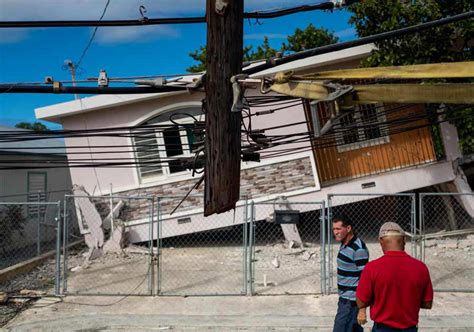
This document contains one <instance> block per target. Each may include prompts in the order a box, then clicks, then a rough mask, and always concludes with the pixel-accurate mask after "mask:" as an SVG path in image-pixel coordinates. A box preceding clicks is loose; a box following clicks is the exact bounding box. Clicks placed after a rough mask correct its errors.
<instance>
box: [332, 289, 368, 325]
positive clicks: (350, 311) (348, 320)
mask: <svg viewBox="0 0 474 332" xmlns="http://www.w3.org/2000/svg"><path fill="white" fill-rule="evenodd" d="M358 312H359V309H358V308H357V305H356V303H355V301H349V300H346V299H343V298H341V297H340V298H339V302H338V303H337V314H336V318H335V319H334V328H333V332H363V331H364V329H363V328H362V326H360V325H359V324H357V313H358Z"/></svg>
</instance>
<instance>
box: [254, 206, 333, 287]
mask: <svg viewBox="0 0 474 332" xmlns="http://www.w3.org/2000/svg"><path fill="white" fill-rule="evenodd" d="M251 211H252V216H251V219H252V227H251V228H250V264H249V272H250V273H249V275H250V280H251V282H250V284H251V293H252V294H260V295H269V294H316V293H324V292H325V291H324V288H323V285H324V282H323V279H324V276H325V271H324V268H325V264H324V257H325V251H324V247H325V244H324V233H325V228H324V227H325V226H324V223H323V222H322V221H323V220H324V219H325V218H324V214H325V205H324V202H289V201H287V200H285V201H280V202H278V201H276V202H273V203H253V202H252V208H251Z"/></svg>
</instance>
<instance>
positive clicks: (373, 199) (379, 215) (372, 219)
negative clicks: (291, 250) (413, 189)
mask: <svg viewBox="0 0 474 332" xmlns="http://www.w3.org/2000/svg"><path fill="white" fill-rule="evenodd" d="M415 202H416V200H415V194H396V195H392V194H390V195H384V194H373V195H367V194H334V195H328V206H329V218H328V220H329V222H328V234H327V236H328V243H329V250H328V264H329V266H328V272H329V274H328V278H329V291H330V292H335V291H337V253H338V250H339V247H340V243H335V242H334V240H333V236H332V231H331V229H332V220H333V218H334V217H335V216H341V215H342V216H346V217H347V218H349V219H350V220H351V221H352V222H353V223H354V230H355V233H356V235H357V236H358V237H360V238H361V239H362V240H363V241H364V242H365V243H366V245H367V248H368V250H369V255H370V260H374V259H376V258H378V257H380V256H382V255H383V253H382V249H381V247H380V244H379V241H378V233H379V229H380V226H382V224H383V223H385V222H388V221H391V222H396V223H398V224H399V225H400V226H401V227H402V228H403V229H404V230H406V233H407V235H408V236H409V238H408V239H407V243H406V247H405V251H407V252H408V253H410V254H411V255H412V256H415V257H416V256H417V255H418V252H419V250H418V249H417V245H416V242H415V238H414V236H413V235H414V234H416V233H417V230H416V228H415V225H416V224H415V220H416V217H415Z"/></svg>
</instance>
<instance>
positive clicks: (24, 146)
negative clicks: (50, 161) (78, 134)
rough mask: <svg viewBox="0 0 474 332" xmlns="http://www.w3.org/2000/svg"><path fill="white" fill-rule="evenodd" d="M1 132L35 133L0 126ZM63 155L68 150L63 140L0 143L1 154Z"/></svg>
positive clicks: (48, 139) (49, 139) (50, 139)
mask: <svg viewBox="0 0 474 332" xmlns="http://www.w3.org/2000/svg"><path fill="white" fill-rule="evenodd" d="M0 132H2V133H3V134H5V132H15V133H21V132H24V133H29V132H31V133H33V132H34V131H33V130H27V129H20V128H13V127H6V126H1V125H0ZM6 153H10V154H12V153H13V154H18V153H21V154H24V153H28V154H39V155H44V154H62V155H66V148H65V145H64V141H63V140H59V139H54V138H47V139H34V140H29V141H19V142H18V141H15V142H1V141H0V154H6Z"/></svg>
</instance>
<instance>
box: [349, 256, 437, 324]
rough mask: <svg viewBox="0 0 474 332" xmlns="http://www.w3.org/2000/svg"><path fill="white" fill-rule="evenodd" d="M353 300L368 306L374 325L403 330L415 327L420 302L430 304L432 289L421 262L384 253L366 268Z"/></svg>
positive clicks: (424, 266) (426, 271)
mask: <svg viewBox="0 0 474 332" xmlns="http://www.w3.org/2000/svg"><path fill="white" fill-rule="evenodd" d="M356 296H357V298H358V299H359V300H361V301H363V302H365V303H369V304H370V318H371V319H372V320H373V321H374V322H377V323H380V324H384V325H388V326H390V327H394V328H398V329H404V328H409V327H412V326H416V325H417V324H418V314H419V312H420V305H421V302H423V301H424V302H429V301H433V286H432V285H431V279H430V273H429V271H428V268H427V267H426V265H425V264H424V263H423V262H421V261H419V260H417V259H415V258H413V257H411V256H409V255H408V254H407V253H406V252H404V251H387V252H385V255H384V256H382V257H380V258H378V259H376V260H373V261H372V262H369V263H368V264H367V265H366V266H365V268H364V270H363V271H362V275H361V277H360V281H359V285H358V286H357V292H356Z"/></svg>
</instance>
